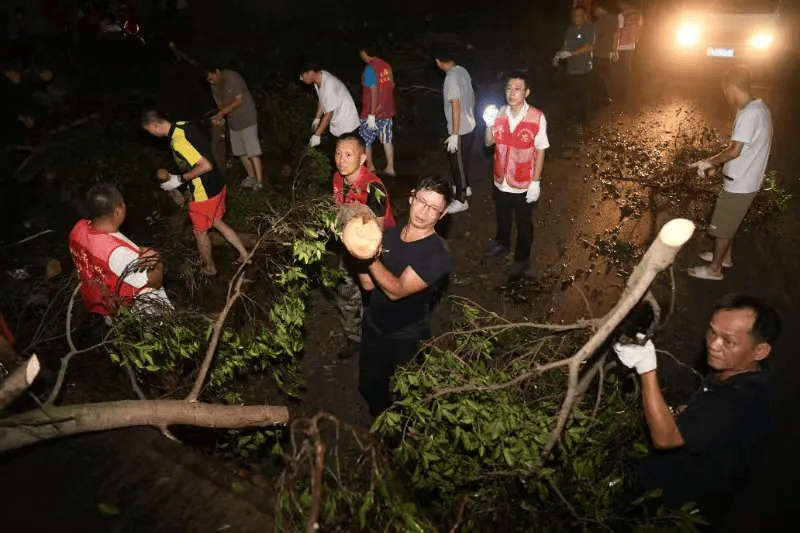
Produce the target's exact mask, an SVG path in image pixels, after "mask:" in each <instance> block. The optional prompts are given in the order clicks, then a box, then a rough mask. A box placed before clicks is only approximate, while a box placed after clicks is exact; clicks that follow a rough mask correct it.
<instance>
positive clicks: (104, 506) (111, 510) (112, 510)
mask: <svg viewBox="0 0 800 533" xmlns="http://www.w3.org/2000/svg"><path fill="white" fill-rule="evenodd" d="M97 508H98V509H100V512H101V513H103V514H104V515H107V516H117V515H118V514H119V507H117V506H116V505H112V504H110V503H98V504H97Z"/></svg>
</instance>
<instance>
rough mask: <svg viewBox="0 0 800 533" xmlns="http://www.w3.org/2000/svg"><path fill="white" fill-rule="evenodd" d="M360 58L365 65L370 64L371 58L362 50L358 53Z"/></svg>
mask: <svg viewBox="0 0 800 533" xmlns="http://www.w3.org/2000/svg"><path fill="white" fill-rule="evenodd" d="M358 57H360V58H361V61H363V62H364V63H369V56H368V55H367V53H366V52H365V51H364V50H361V51H360V52H359V53H358Z"/></svg>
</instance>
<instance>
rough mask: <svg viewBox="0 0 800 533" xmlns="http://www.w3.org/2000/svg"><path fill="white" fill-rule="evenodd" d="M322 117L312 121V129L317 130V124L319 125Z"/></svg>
mask: <svg viewBox="0 0 800 533" xmlns="http://www.w3.org/2000/svg"><path fill="white" fill-rule="evenodd" d="M319 123H320V119H318V118H315V119H314V121H313V122H312V123H311V131H317V126H319Z"/></svg>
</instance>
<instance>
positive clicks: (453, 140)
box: [444, 134, 458, 154]
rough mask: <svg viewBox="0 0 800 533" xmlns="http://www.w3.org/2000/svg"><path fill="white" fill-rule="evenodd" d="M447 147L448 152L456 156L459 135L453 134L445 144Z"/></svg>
mask: <svg viewBox="0 0 800 533" xmlns="http://www.w3.org/2000/svg"><path fill="white" fill-rule="evenodd" d="M444 144H446V145H447V151H448V152H450V153H451V154H454V153H456V152H457V151H458V135H456V134H453V135H451V136H450V137H448V138H447V140H446V141H445V142H444Z"/></svg>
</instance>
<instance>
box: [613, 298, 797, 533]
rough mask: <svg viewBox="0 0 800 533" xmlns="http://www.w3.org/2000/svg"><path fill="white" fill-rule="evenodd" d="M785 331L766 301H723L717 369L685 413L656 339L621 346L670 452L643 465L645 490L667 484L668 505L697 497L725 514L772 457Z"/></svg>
mask: <svg viewBox="0 0 800 533" xmlns="http://www.w3.org/2000/svg"><path fill="white" fill-rule="evenodd" d="M780 333H781V318H780V315H778V313H777V312H776V311H775V310H774V309H772V308H771V307H770V306H768V305H767V304H766V303H765V302H763V301H761V300H759V299H757V298H753V297H751V296H745V295H741V294H735V293H733V294H728V295H725V296H723V297H722V298H721V299H720V300H718V301H717V302H716V303H715V304H714V310H713V313H712V315H711V321H710V324H709V327H708V330H707V332H706V352H707V362H708V366H709V367H711V369H712V370H713V371H714V372H713V373H712V374H710V375H709V376H707V377H706V378H705V379H704V380H703V383H702V385H701V387H700V388H699V389H698V390H697V391H696V392H695V393H694V394H693V395H692V397H691V400H690V401H689V405H688V406H687V407H686V409H685V410H684V411H683V412H682V413H681V414H680V416H679V417H677V418H676V417H675V416H674V415H673V413H672V411H671V409H670V408H669V407H668V406H667V403H666V401H665V400H664V397H663V395H662V394H661V389H660V387H659V383H658V370H657V366H658V364H657V361H656V349H655V346H653V342H652V341H650V340H648V341H647V342H645V343H643V344H641V345H639V344H628V345H621V344H619V343H617V344H614V350H615V351H616V352H617V355H618V356H619V359H620V361H621V362H622V363H623V364H624V365H625V366H627V367H629V368H635V369H636V371H637V372H638V373H639V375H640V376H639V377H640V379H641V386H642V403H643V404H644V414H645V420H646V421H647V426H648V428H649V430H650V436H651V437H652V440H653V445H654V446H655V447H656V448H658V449H660V450H669V451H668V452H662V453H659V454H654V455H653V456H652V457H651V458H650V459H649V460H648V461H647V462H645V463H644V464H642V465H640V466H639V467H638V469H637V470H638V472H637V474H638V476H637V484H638V488H639V489H640V491H642V492H644V491H649V490H652V489H655V488H662V489H663V498H664V502H665V503H666V504H667V505H669V506H671V507H676V508H677V507H680V505H681V504H683V503H684V502H688V501H693V502H696V503H697V504H698V506H699V508H700V511H701V512H702V513H703V515H704V517H705V518H706V519H708V520H709V521H711V522H712V524H713V523H714V522H717V521H719V519H720V518H722V517H723V516H724V513H725V512H726V511H727V509H728V508H729V506H730V502H731V501H732V499H733V497H734V496H735V494H736V491H737V490H738V489H739V488H741V487H742V486H743V485H744V484H745V483H746V482H747V480H748V478H749V477H750V476H751V475H752V473H753V472H754V470H755V469H756V468H758V467H759V464H760V462H761V460H763V458H764V455H765V451H766V444H767V438H768V436H769V432H770V428H771V424H770V413H771V387H770V376H769V373H768V372H767V371H766V370H765V369H764V367H763V363H764V361H765V360H766V359H767V357H768V356H769V355H770V353H771V351H772V347H773V346H774V344H775V342H776V341H777V340H778V337H779V336H780ZM641 340H642V341H644V338H641Z"/></svg>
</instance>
